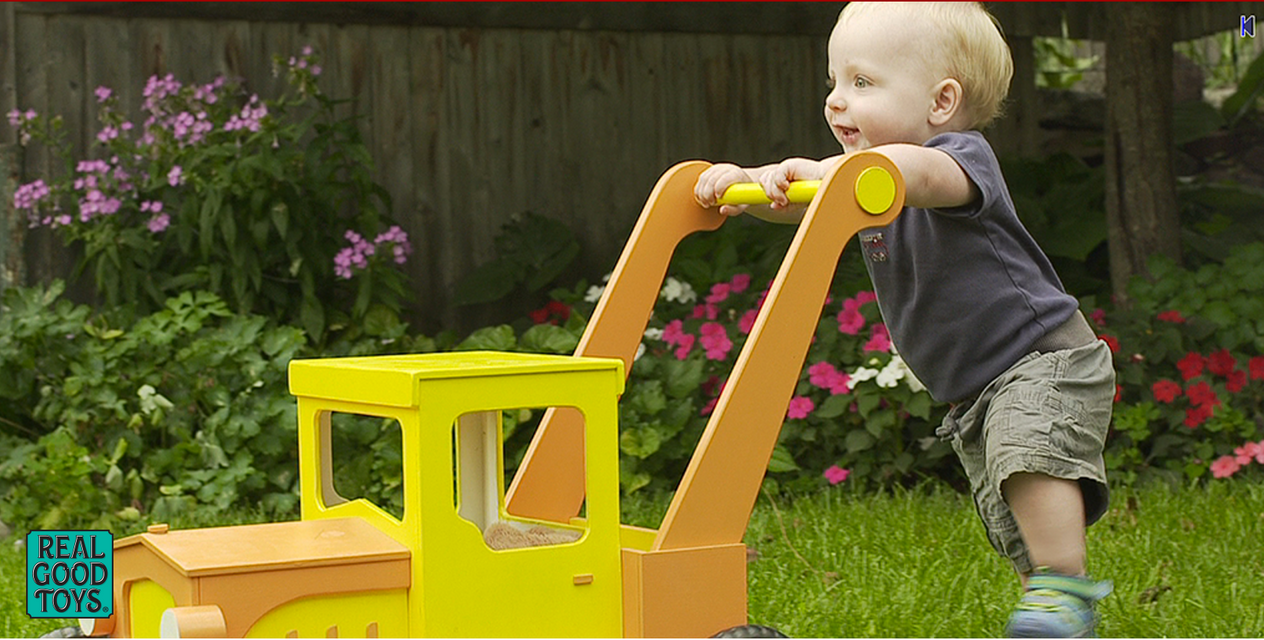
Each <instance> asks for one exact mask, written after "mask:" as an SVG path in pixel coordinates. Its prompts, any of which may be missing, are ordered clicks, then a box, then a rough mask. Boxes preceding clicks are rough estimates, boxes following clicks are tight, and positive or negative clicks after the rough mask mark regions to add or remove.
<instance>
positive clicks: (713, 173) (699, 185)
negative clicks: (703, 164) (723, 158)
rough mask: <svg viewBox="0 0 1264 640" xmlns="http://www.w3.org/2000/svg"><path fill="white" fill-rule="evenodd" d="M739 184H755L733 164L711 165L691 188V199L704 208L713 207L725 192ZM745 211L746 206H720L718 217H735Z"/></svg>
mask: <svg viewBox="0 0 1264 640" xmlns="http://www.w3.org/2000/svg"><path fill="white" fill-rule="evenodd" d="M739 182H756V180H755V179H754V178H753V177H751V175H750V174H749V173H747V171H746V170H745V169H743V168H741V167H739V166H737V165H735V164H717V165H712V166H711V167H710V168H708V169H707V170H706V171H703V172H702V175H700V176H698V182H696V183H695V184H694V187H693V197H694V199H695V200H697V201H698V204H700V205H702V206H704V207H713V206H715V202H716V200H719V199H720V196H722V195H724V192H725V190H727V189H728V188H729V187H731V186H733V185H735V184H737V183H739ZM743 211H746V205H744V204H741V205H733V204H725V205H720V215H725V216H736V215H740V214H741V213H742V212H743Z"/></svg>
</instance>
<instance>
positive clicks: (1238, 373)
mask: <svg viewBox="0 0 1264 640" xmlns="http://www.w3.org/2000/svg"><path fill="white" fill-rule="evenodd" d="M1244 388H1246V372H1245V371H1242V370H1241V369H1236V370H1234V371H1230V372H1229V379H1228V380H1226V381H1225V389H1228V390H1229V393H1237V392H1239V391H1241V390H1242V389H1244Z"/></svg>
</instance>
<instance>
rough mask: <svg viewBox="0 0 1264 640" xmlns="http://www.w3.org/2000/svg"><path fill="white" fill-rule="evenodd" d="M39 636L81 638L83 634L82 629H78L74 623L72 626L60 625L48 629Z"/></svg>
mask: <svg viewBox="0 0 1264 640" xmlns="http://www.w3.org/2000/svg"><path fill="white" fill-rule="evenodd" d="M40 637H41V638H83V637H85V636H84V635H83V629H80V628H79V627H78V626H77V625H76V626H73V627H62V628H60V629H54V630H53V631H49V632H48V633H46V634H44V635H42V636H40Z"/></svg>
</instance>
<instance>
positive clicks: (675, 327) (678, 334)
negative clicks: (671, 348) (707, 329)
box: [663, 320, 686, 345]
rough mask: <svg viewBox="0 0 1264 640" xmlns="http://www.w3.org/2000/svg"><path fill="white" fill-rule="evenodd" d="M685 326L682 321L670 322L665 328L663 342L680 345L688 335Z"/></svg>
mask: <svg viewBox="0 0 1264 640" xmlns="http://www.w3.org/2000/svg"><path fill="white" fill-rule="evenodd" d="M684 326H685V323H684V322H682V321H680V320H672V321H671V322H668V323H667V326H665V327H663V342H666V343H667V344H669V345H677V344H680V342H681V340H683V339H684V337H685V335H686V334H685V330H684Z"/></svg>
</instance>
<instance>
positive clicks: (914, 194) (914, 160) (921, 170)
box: [870, 144, 981, 209]
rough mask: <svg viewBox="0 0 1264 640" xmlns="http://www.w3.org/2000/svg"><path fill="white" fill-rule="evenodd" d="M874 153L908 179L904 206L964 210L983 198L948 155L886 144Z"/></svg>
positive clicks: (919, 147)
mask: <svg viewBox="0 0 1264 640" xmlns="http://www.w3.org/2000/svg"><path fill="white" fill-rule="evenodd" d="M870 151H874V152H876V153H881V154H882V155H884V156H886V157H887V158H889V159H890V160H891V162H892V163H894V164H895V167H896V168H897V169H899V170H900V174H901V175H902V176H903V177H904V203H905V204H906V205H908V206H910V207H917V208H919V209H947V208H950V207H960V206H964V205H967V204H970V203H971V202H974V201H975V200H978V199H979V197H980V196H981V194H980V193H979V187H978V186H977V185H975V184H974V181H972V180H971V179H970V177H969V176H967V175H966V172H965V170H964V169H962V168H961V165H959V164H957V161H956V160H954V159H953V158H952V156H950V155H948V154H947V153H945V152H943V151H941V150H939V149H933V148H927V147H922V146H918V145H913V144H884V145H879V146H876V147H873V148H872V149H870Z"/></svg>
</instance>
